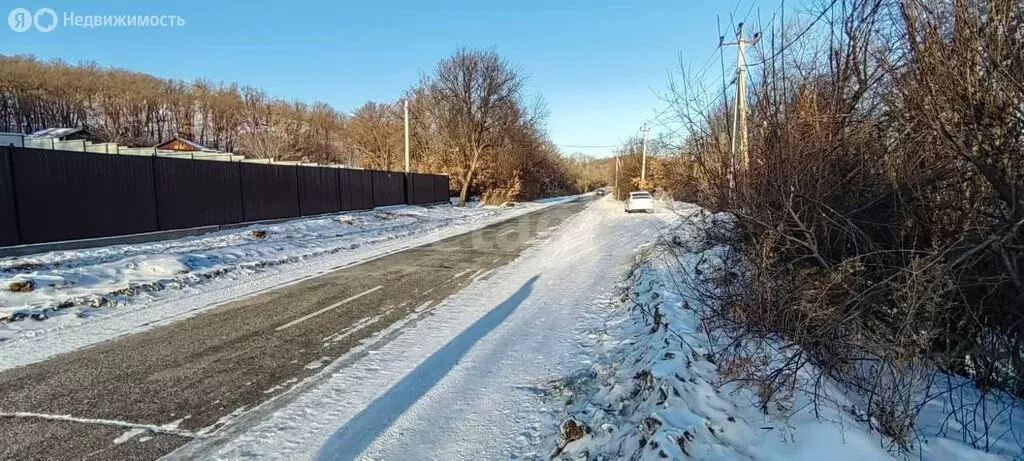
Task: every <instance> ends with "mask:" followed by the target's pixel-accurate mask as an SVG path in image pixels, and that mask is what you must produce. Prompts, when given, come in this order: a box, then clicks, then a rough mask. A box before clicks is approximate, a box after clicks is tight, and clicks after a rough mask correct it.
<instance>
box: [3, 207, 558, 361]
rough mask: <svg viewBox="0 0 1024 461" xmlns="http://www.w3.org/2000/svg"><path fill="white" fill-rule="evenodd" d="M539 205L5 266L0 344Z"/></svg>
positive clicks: (329, 225)
mask: <svg viewBox="0 0 1024 461" xmlns="http://www.w3.org/2000/svg"><path fill="white" fill-rule="evenodd" d="M541 206H542V205H540V204H536V203H527V204H524V205H523V206H522V207H520V208H518V209H516V210H506V209H503V208H498V207H477V208H458V207H449V206H429V207H419V206H396V207H387V208H382V209H376V210H369V211H363V212H354V213H345V214H338V215H334V216H323V217H315V218H307V219H296V220H292V221H287V222H282V223H276V224H253V225H251V226H246V227H242V228H239V229H234V230H227V231H222V232H216V233H211V234H206V235H201V236H196V237H186V238H181V239H175V240H165V241H158V242H151V243H143V244H133V245H114V246H108V247H99V248H90V249H81V250H67V251H53V252H48V253H40V254H34V255H28V256H23V257H11V258H0V341H3V340H4V339H8V338H10V337H14V336H17V335H19V334H20V333H21V332H26V331H31V330H35V329H36V328H38V327H36V326H35V325H33V324H34V323H35V322H29V323H24V322H22V321H24V320H29V319H32V320H36V321H41V320H47V319H50V318H53V317H58V316H59V317H72V316H69V315H66V314H70V313H74V314H75V316H77V317H89V316H93V315H96V314H99V313H100V311H101V310H104V309H108V308H110V307H114V306H125V305H129V304H131V305H134V304H143V303H152V302H154V301H156V300H158V299H160V298H164V297H166V295H165V292H166V291H175V290H181V289H183V288H196V289H199V287H200V286H202V285H205V284H209V282H210V281H213V280H222V279H239V280H242V279H245V278H248V277H252V276H253V275H255V274H257V273H264V272H267V271H271V270H274V268H278V267H280V266H286V265H293V264H295V263H300V262H305V261H315V260H318V259H323V258H324V257H326V256H330V255H336V254H344V253H353V252H355V251H356V250H361V249H364V248H366V247H370V246H375V245H381V244H383V243H384V242H389V241H394V240H397V239H404V238H410V237H412V236H417V235H424V234H429V233H432V232H436V231H439V230H441V229H446V228H450V227H453V226H458V225H465V224H468V223H487V222H491V221H494V220H496V219H500V218H502V217H507V216H511V215H514V214H518V213H523V212H528V211H530V210H534V209H537V208H539V207H541ZM12 287H13V288H12ZM47 323H49V322H47Z"/></svg>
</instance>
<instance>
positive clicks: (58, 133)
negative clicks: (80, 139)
mask: <svg viewBox="0 0 1024 461" xmlns="http://www.w3.org/2000/svg"><path fill="white" fill-rule="evenodd" d="M82 129H83V128H82V127H78V128H47V129H45V130H39V131H37V132H35V133H32V134H30V135H28V136H25V137H26V138H58V139H59V138H64V137H67V136H71V135H73V134H75V133H78V132H80V131H82Z"/></svg>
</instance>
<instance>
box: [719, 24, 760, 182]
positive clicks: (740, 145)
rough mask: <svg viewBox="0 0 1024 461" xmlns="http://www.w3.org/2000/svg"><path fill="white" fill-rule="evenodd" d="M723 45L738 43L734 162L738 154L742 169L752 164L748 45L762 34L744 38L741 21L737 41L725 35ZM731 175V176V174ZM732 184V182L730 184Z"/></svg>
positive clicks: (733, 134)
mask: <svg viewBox="0 0 1024 461" xmlns="http://www.w3.org/2000/svg"><path fill="white" fill-rule="evenodd" d="M720 40H721V45H722V46H732V45H736V48H737V51H736V104H735V106H734V107H733V118H732V161H731V162H730V163H732V165H733V169H735V165H736V160H737V156H738V157H739V164H740V169H741V170H744V171H745V170H746V169H747V167H748V166H750V154H749V152H748V150H747V57H746V46H747V45H755V44H757V42H758V41H760V40H761V34H760V33H756V34H754V37H753V38H752V39H750V40H747V39H744V38H743V23H742V22H741V23H740V25H739V27H738V28H737V30H736V42H734V43H725V39H724V37H723V38H721V39H720ZM730 177H731V176H730ZM730 185H731V184H730Z"/></svg>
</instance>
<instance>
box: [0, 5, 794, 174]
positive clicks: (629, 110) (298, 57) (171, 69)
mask: <svg viewBox="0 0 1024 461" xmlns="http://www.w3.org/2000/svg"><path fill="white" fill-rule="evenodd" d="M17 3H18V4H13V5H11V7H22V8H26V9H28V10H30V11H36V10H37V9H39V8H43V7H49V8H52V9H54V10H55V11H56V12H57V15H58V17H59V18H63V15H64V14H65V13H69V12H74V13H75V14H77V15H83V16H84V15H141V14H145V15H177V16H181V17H183V18H184V19H185V25H184V27H180V28H179V27H166V28H165V27H135V28H93V29H84V28H75V27H63V26H58V27H57V28H56V29H55V30H53V31H52V32H49V33H41V32H38V31H36V30H34V29H30V30H29V31H26V32H22V33H17V32H14V31H12V30H11V29H9V28H6V27H5V28H2V29H0V53H4V54H34V55H36V56H38V57H41V58H60V59H63V60H65V61H68V62H72V63H77V62H79V61H96V62H98V63H99V64H101V65H104V66H116V67H124V68H128V69H131V70H135V71H141V72H146V73H150V74H153V75H156V76H159V77H165V78H180V79H187V80H191V79H195V78H197V77H206V78H209V79H212V80H214V81H225V82H228V81H235V82H239V83H240V84H243V85H252V86H255V87H259V88H262V89H264V90H266V91H267V92H268V93H270V94H272V95H274V96H276V97H281V98H284V99H298V100H303V101H313V100H323V101H326V102H328V103H330V104H331V105H333V106H334V107H336V108H338V109H339V110H344V111H349V110H353V109H355V108H357V107H359V106H360V105H362V104H363V103H364V102H366V101H367V100H370V99H372V100H378V101H381V100H393V99H395V98H397V97H399V96H400V95H401V94H402V92H403V91H404V90H405V89H407V88H408V87H410V86H411V85H413V84H414V83H415V82H416V81H417V80H418V78H419V76H420V74H421V73H423V72H428V71H430V70H431V69H432V68H433V66H434V65H435V64H436V63H437V61H439V60H440V59H442V58H444V57H446V56H448V55H450V54H451V53H452V52H453V51H454V50H455V49H457V48H458V47H462V46H466V47H472V48H493V49H494V50H496V51H497V52H498V53H500V54H501V55H503V56H505V57H507V58H508V59H509V60H510V61H512V62H513V63H514V64H516V65H517V66H519V67H520V68H521V69H522V71H523V72H524V74H525V75H526V76H527V77H528V79H529V80H528V87H529V89H530V90H531V91H532V92H538V93H540V94H541V95H543V97H544V99H545V100H546V102H547V104H548V108H549V110H550V119H549V121H548V128H549V132H550V134H551V138H552V139H553V140H554V141H555V143H557V144H560V145H598V146H601V145H614V144H618V143H620V142H621V141H623V140H625V139H626V138H627V137H628V136H630V135H633V134H635V133H637V130H638V128H639V127H640V125H641V124H643V122H644V121H646V120H648V119H650V118H651V117H652V116H654V115H655V114H656V113H657V112H658V111H659V110H660V109H662V108H663V107H664V104H662V103H661V101H660V100H659V99H658V98H657V96H656V95H655V92H656V91H661V90H663V89H664V88H665V84H666V81H667V77H666V75H667V72H668V71H670V70H671V69H674V68H676V67H677V66H678V62H679V56H680V55H681V56H682V59H683V61H684V62H686V63H690V64H691V65H693V66H700V65H701V64H703V63H705V62H707V59H708V58H709V57H711V55H712V54H714V53H717V42H718V32H717V24H716V18H715V16H716V14H721V16H722V21H723V24H726V23H727V22H728V18H729V16H730V14H732V13H733V12H734V11H737V13H736V16H737V21H738V20H739V19H741V18H742V17H744V16H746V15H747V14H748V12H749V11H751V7H752V6H754V9H753V12H752V13H751V17H753V16H755V15H756V14H757V9H758V8H759V9H760V12H761V15H762V17H765V18H767V17H769V16H770V15H771V14H772V12H774V10H775V9H776V8H777V7H778V4H779V3H778V2H777V1H774V0H772V1H762V2H755V0H742V1H740V3H739V4H737V3H736V2H735V1H731V2H725V1H723V2H712V1H686V0H676V1H643V0H639V1H634V2H629V1H614V2H603V1H595V0H591V1H585V0H518V1H515V2H504V1H482V0H474V1H465V0H458V1H430V0H419V1H391V0H377V1H373V0H370V1H338V2H332V1H274V2H252V3H238V4H229V2H222V1H216V0H205V1H197V0H180V1H174V2H140V1H126V0H112V1H103V2H95V1H94V2H84V1H77V2H69V1H49V0H47V1H46V2H45V3H43V2H25V1H20V0H19V1H18V2H17ZM793 3H796V2H793ZM3 13H4V14H7V13H8V10H7V9H4V11H3ZM61 21H63V19H61ZM750 22H752V19H751V21H750ZM733 53H734V52H733ZM715 76H716V77H717V76H718V75H717V74H716V75H715ZM563 150H565V151H567V152H571V151H576V150H579V151H582V152H585V153H587V154H591V155H595V156H604V155H608V154H609V153H610V149H605V148H592V149H575V148H564V149H563Z"/></svg>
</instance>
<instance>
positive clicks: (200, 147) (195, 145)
mask: <svg viewBox="0 0 1024 461" xmlns="http://www.w3.org/2000/svg"><path fill="white" fill-rule="evenodd" d="M174 141H178V142H182V143H185V144H188V145H189V147H192V148H193V149H195V150H197V151H203V152H220V151H219V150H217V149H210V148H209V147H206V146H204V145H202V144H199V143H197V142H194V141H190V140H188V139H185V138H181V137H178V136H175V137H173V138H171V139H168V140H166V141H164V142H162V143H160V144H157V145H156V148H157V149H159V148H160V147H162V146H165V145H167V144H170V143H172V142H174Z"/></svg>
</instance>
